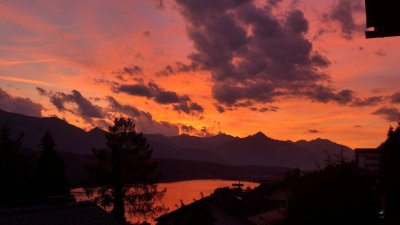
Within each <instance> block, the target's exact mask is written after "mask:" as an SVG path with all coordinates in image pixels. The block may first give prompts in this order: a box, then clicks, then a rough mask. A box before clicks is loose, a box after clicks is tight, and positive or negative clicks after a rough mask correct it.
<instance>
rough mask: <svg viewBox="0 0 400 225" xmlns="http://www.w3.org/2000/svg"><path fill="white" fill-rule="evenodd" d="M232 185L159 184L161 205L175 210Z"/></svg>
mask: <svg viewBox="0 0 400 225" xmlns="http://www.w3.org/2000/svg"><path fill="white" fill-rule="evenodd" d="M233 183H237V181H233V180H188V181H178V182H170V183H159V188H160V189H163V188H167V192H166V193H165V196H164V200H163V203H164V205H165V206H166V207H167V208H168V211H173V210H175V209H176V205H178V206H179V205H180V204H181V201H182V202H183V203H185V204H189V203H191V202H193V200H194V199H200V198H201V193H203V196H204V197H206V196H208V195H210V194H211V193H213V191H214V190H215V189H216V188H219V187H231V186H232V184H233ZM241 183H242V184H243V185H244V186H243V188H244V189H245V188H247V187H250V188H254V187H256V186H258V183H254V182H246V181H243V182H241ZM72 194H73V195H74V196H75V198H76V199H77V201H86V200H88V197H87V196H86V194H85V191H84V190H83V188H75V189H72ZM151 222H152V221H151Z"/></svg>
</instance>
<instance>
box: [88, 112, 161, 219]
mask: <svg viewBox="0 0 400 225" xmlns="http://www.w3.org/2000/svg"><path fill="white" fill-rule="evenodd" d="M106 141H107V149H95V150H94V155H95V156H96V159H97V160H96V161H97V162H96V164H95V165H91V166H88V169H89V172H90V177H89V179H88V184H89V185H90V186H91V187H90V186H89V187H88V188H87V190H88V192H89V193H90V194H92V196H93V197H94V198H95V200H96V201H97V202H99V204H101V205H102V206H104V207H112V210H111V213H112V214H113V215H115V216H116V217H117V218H120V219H121V220H125V212H128V213H130V214H132V215H134V216H137V218H138V219H137V220H138V221H140V219H141V220H144V221H146V220H147V219H148V218H149V217H154V216H155V215H157V214H158V213H159V212H162V211H163V210H164V207H163V206H161V205H159V204H158V203H159V202H160V200H161V199H162V197H163V195H164V193H165V189H164V190H162V191H159V190H158V188H157V184H156V183H155V182H156V181H157V178H158V176H157V173H156V169H157V164H156V163H155V162H154V161H152V160H151V155H152V149H151V148H150V146H149V145H148V144H147V141H146V138H145V137H144V136H143V134H142V133H137V132H136V131H135V124H134V123H133V122H132V121H131V120H130V119H129V118H124V117H121V118H116V119H115V120H114V125H113V126H110V127H109V130H108V132H107V133H106ZM93 186H98V187H100V188H93ZM139 218H140V219H139Z"/></svg>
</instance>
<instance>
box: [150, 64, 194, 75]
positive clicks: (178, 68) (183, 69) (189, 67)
mask: <svg viewBox="0 0 400 225" xmlns="http://www.w3.org/2000/svg"><path fill="white" fill-rule="evenodd" d="M198 69H199V66H198V64H196V63H194V62H192V63H191V64H184V63H181V62H176V63H175V65H167V66H165V67H164V68H163V69H161V70H160V71H158V72H157V73H156V75H157V76H170V75H173V74H176V73H188V72H193V71H196V70H198Z"/></svg>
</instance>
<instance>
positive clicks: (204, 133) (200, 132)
mask: <svg viewBox="0 0 400 225" xmlns="http://www.w3.org/2000/svg"><path fill="white" fill-rule="evenodd" d="M179 128H180V132H181V133H183V134H190V135H194V136H200V137H209V136H213V135H215V134H214V133H212V132H210V131H209V129H208V128H207V127H202V128H201V129H197V128H195V127H193V126H192V125H185V124H180V125H179Z"/></svg>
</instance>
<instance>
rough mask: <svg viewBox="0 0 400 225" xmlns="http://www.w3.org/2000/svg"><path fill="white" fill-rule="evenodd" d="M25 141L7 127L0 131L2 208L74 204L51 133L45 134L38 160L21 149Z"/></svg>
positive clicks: (0, 203) (0, 206)
mask: <svg viewBox="0 0 400 225" xmlns="http://www.w3.org/2000/svg"><path fill="white" fill-rule="evenodd" d="M22 138H23V135H22V134H21V135H19V136H18V137H17V138H15V139H13V138H12V137H11V129H10V128H8V127H7V126H6V125H3V126H2V127H1V128H0V180H1V181H2V183H1V185H0V208H10V207H21V206H29V205H37V204H47V203H50V202H54V201H72V200H73V198H72V197H71V195H70V191H69V185H68V183H67V180H66V177H65V173H64V164H63V162H62V160H61V158H60V157H59V155H58V153H57V151H56V149H55V145H54V141H53V139H52V137H51V135H50V133H48V132H47V133H45V134H44V137H43V139H42V144H41V148H42V151H41V152H40V155H39V157H37V156H35V155H32V154H28V153H26V152H24V151H23V150H22V149H21V140H22Z"/></svg>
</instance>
